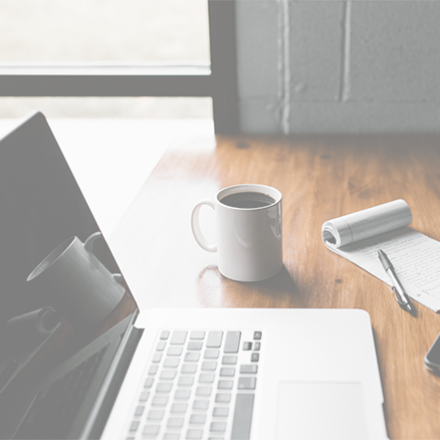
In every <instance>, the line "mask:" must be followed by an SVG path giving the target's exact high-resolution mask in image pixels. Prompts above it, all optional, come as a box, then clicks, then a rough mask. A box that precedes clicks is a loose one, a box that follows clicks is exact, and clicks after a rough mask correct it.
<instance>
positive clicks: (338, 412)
mask: <svg viewBox="0 0 440 440" xmlns="http://www.w3.org/2000/svg"><path fill="white" fill-rule="evenodd" d="M0 207H1V208H0V209H1V211H0V216H1V217H0V259H1V264H0V280H2V282H1V289H2V291H1V296H0V301H1V303H0V334H3V335H9V337H12V343H11V340H9V341H6V342H5V341H4V340H3V339H5V338H2V340H1V341H0V350H1V352H2V353H3V355H2V356H1V358H2V360H0V437H1V438H14V439H89V438H90V439H105V440H107V439H123V440H141V439H142V440H144V439H168V440H171V439H181V440H186V439H217V440H219V439H233V440H245V439H253V440H255V439H261V440H268V439H279V440H288V439H338V440H341V439H350V440H353V439H373V438H374V439H380V438H387V433H386V427H385V420H384V412H383V403H384V397H383V393H382V386H381V380H380V374H379V370H378V363H377V358H376V351H375V344H374V338H373V332H372V328H371V323H370V319H369V315H368V313H367V312H365V311H363V310H341V309H186V310H182V309H145V310H139V309H138V307H137V305H136V301H135V298H136V295H140V294H149V295H155V294H157V293H156V292H154V291H152V292H148V293H145V292H135V291H133V292H131V291H130V289H129V286H128V285H127V284H126V283H125V294H124V296H123V299H122V300H121V302H120V303H119V304H118V305H117V306H116V307H115V310H114V311H113V312H111V313H110V315H109V318H105V319H104V320H102V321H101V322H98V323H97V324H96V327H94V328H92V329H84V328H78V327H80V326H78V325H77V328H75V327H74V326H72V325H71V323H69V322H68V320H65V319H64V318H63V317H61V318H62V319H61V324H58V325H57V326H55V329H54V331H53V332H52V333H50V334H49V336H48V337H47V338H46V339H44V341H42V342H41V343H40V344H39V345H37V346H35V347H34V348H33V351H32V352H31V355H26V356H21V357H20V356H18V358H17V356H16V357H15V359H12V360H11V355H10V352H9V351H8V350H10V349H11V345H12V347H13V350H12V352H14V353H16V351H17V350H15V349H16V348H17V347H16V346H17V345H19V340H18V339H17V338H16V339H14V334H15V333H12V336H11V332H8V330H7V329H8V325H10V322H11V319H12V320H14V318H15V317H17V316H29V314H32V313H31V312H32V311H34V310H38V309H41V308H44V307H50V306H51V304H50V301H48V300H47V296H44V295H40V294H39V293H38V292H34V291H31V290H29V289H30V287H29V286H30V283H27V282H26V279H27V276H28V275H29V273H31V271H32V270H33V268H34V267H35V266H36V265H37V264H38V263H39V262H40V261H41V260H42V259H44V258H45V257H46V256H47V255H48V254H49V253H50V252H51V251H52V250H53V249H55V248H56V247H57V246H58V245H59V244H60V243H62V242H63V241H65V240H66V238H68V237H72V236H77V237H78V238H79V239H80V240H82V241H83V242H84V241H85V240H86V239H87V237H89V236H90V235H91V234H94V233H96V232H98V231H99V226H98V224H97V223H96V221H95V219H94V217H93V214H92V213H91V211H90V209H89V208H88V206H87V203H86V201H85V199H84V197H83V195H82V193H81V191H80V189H79V187H78V185H77V183H76V181H75V178H74V176H73V174H72V172H71V171H70V169H69V166H68V164H67V162H66V160H65V158H64V156H63V154H62V152H61V150H60V148H59V146H58V144H57V142H56V140H55V138H54V136H53V134H52V131H51V129H50V127H49V125H48V123H47V121H46V119H45V117H44V115H43V114H42V113H39V112H36V113H34V114H32V115H30V116H29V117H28V118H27V119H26V120H25V121H24V122H22V123H21V124H19V126H18V127H17V128H16V129H15V130H13V131H12V132H11V133H10V134H8V135H7V136H6V137H4V138H3V139H2V140H1V141H0ZM145 245H147V243H146V244H145ZM93 252H94V253H95V255H96V256H97V258H98V259H99V260H100V261H101V262H102V264H104V265H105V267H107V268H108V270H109V271H111V272H112V273H118V272H119V269H118V265H117V262H116V261H115V259H114V257H113V255H112V253H111V250H110V248H109V246H108V245H107V244H106V241H105V238H102V239H99V240H97V243H96V248H95V247H94V250H93ZM164 264H166V262H164ZM92 294H93V292H91V295H92ZM45 298H46V299H45ZM109 323H111V325H110V324H109ZM31 333H34V331H31ZM4 359H8V362H6V363H5V362H4V361H3V360H4Z"/></svg>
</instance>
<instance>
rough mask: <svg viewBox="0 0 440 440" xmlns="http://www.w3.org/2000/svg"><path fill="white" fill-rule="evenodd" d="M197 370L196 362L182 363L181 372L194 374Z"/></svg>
mask: <svg viewBox="0 0 440 440" xmlns="http://www.w3.org/2000/svg"><path fill="white" fill-rule="evenodd" d="M196 371H197V365H196V364H183V365H182V371H181V373H182V374H194V373H195V372H196Z"/></svg>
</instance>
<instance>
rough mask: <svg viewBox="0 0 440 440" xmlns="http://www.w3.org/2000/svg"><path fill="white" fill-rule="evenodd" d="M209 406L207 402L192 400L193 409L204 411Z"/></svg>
mask: <svg viewBox="0 0 440 440" xmlns="http://www.w3.org/2000/svg"><path fill="white" fill-rule="evenodd" d="M208 406H209V400H194V403H193V409H200V410H206V409H208Z"/></svg>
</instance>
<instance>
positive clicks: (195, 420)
mask: <svg viewBox="0 0 440 440" xmlns="http://www.w3.org/2000/svg"><path fill="white" fill-rule="evenodd" d="M205 422H206V414H192V415H191V417H190V419H189V424H190V425H203V424H204V423H205Z"/></svg>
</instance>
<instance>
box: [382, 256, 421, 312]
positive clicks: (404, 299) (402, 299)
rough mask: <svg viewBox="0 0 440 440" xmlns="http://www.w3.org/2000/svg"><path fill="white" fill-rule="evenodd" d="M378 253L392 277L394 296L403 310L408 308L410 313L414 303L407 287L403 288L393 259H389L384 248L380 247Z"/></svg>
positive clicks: (386, 270)
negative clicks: (392, 262)
mask: <svg viewBox="0 0 440 440" xmlns="http://www.w3.org/2000/svg"><path fill="white" fill-rule="evenodd" d="M378 254H379V260H380V262H381V263H382V266H383V268H384V269H385V272H386V273H387V274H388V276H389V277H390V280H391V284H392V289H393V292H394V296H395V297H396V300H397V302H398V304H399V306H400V307H401V308H402V309H403V310H406V311H407V312H409V313H411V312H413V311H414V305H413V303H412V301H411V298H410V297H409V296H408V294H407V293H406V292H405V289H404V288H403V286H402V284H401V282H400V281H399V278H397V274H396V271H395V270H394V267H393V265H392V264H391V261H390V260H389V258H388V256H387V254H386V253H385V252H384V251H383V250H382V249H379V252H378Z"/></svg>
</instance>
